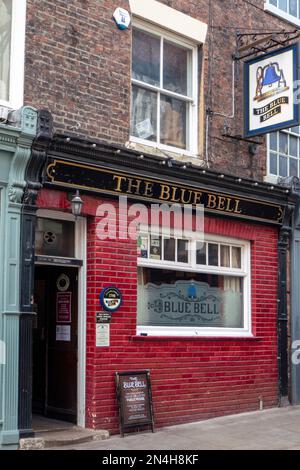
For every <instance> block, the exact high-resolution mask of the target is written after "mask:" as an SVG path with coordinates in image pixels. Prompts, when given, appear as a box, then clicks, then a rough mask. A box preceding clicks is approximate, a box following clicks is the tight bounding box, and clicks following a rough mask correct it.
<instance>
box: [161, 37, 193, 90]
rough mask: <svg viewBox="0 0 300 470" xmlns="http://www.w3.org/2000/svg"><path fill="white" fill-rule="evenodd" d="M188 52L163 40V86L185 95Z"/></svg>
mask: <svg viewBox="0 0 300 470" xmlns="http://www.w3.org/2000/svg"><path fill="white" fill-rule="evenodd" d="M188 53H189V51H187V50H186V49H184V48H183V47H180V46H177V45H175V44H172V43H170V42H168V41H164V66H163V67H164V68H163V88H165V89H166V90H170V91H174V92H175V93H180V94H181V95H187V93H188Z"/></svg>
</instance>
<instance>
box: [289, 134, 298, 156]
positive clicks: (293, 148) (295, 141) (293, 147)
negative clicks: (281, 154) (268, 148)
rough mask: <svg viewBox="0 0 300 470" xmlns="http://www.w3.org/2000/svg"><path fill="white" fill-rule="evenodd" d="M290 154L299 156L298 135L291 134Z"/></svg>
mask: <svg viewBox="0 0 300 470" xmlns="http://www.w3.org/2000/svg"><path fill="white" fill-rule="evenodd" d="M289 153H290V155H292V156H293V157H297V156H298V137H294V136H292V135H291V136H290V152H289Z"/></svg>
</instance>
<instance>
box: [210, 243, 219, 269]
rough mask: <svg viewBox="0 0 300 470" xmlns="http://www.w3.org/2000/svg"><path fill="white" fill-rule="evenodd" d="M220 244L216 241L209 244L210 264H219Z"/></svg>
mask: <svg viewBox="0 0 300 470" xmlns="http://www.w3.org/2000/svg"><path fill="white" fill-rule="evenodd" d="M218 253H219V245H216V244H215V243H209V244H208V264H209V265H210V266H218V265H219V255H218Z"/></svg>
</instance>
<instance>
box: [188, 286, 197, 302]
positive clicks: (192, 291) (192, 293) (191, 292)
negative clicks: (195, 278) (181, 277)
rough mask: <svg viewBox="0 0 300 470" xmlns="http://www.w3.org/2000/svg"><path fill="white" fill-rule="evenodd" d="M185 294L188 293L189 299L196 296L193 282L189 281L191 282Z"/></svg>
mask: <svg viewBox="0 0 300 470" xmlns="http://www.w3.org/2000/svg"><path fill="white" fill-rule="evenodd" d="M187 295H188V298H189V299H196V297H197V289H196V286H195V284H192V283H191V284H190V285H189V286H188V292H187Z"/></svg>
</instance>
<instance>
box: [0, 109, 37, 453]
mask: <svg viewBox="0 0 300 470" xmlns="http://www.w3.org/2000/svg"><path fill="white" fill-rule="evenodd" d="M36 124H37V112H36V110H35V109H33V108H30V107H23V108H21V109H20V110H18V111H14V112H12V113H10V115H9V124H8V125H7V124H1V125H0V198H1V201H0V204H1V206H0V207H1V209H0V340H1V341H2V342H3V343H4V345H5V349H6V361H5V364H1V358H0V448H3V449H4V448H16V447H17V445H18V439H19V432H18V375H19V369H18V367H19V317H20V313H21V312H20V289H19V272H20V219H21V208H22V197H23V191H24V188H25V186H26V183H25V180H24V175H25V169H26V166H27V163H28V160H29V158H30V153H31V145H32V141H33V139H34V137H35V135H36ZM3 343H2V344H3Z"/></svg>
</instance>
